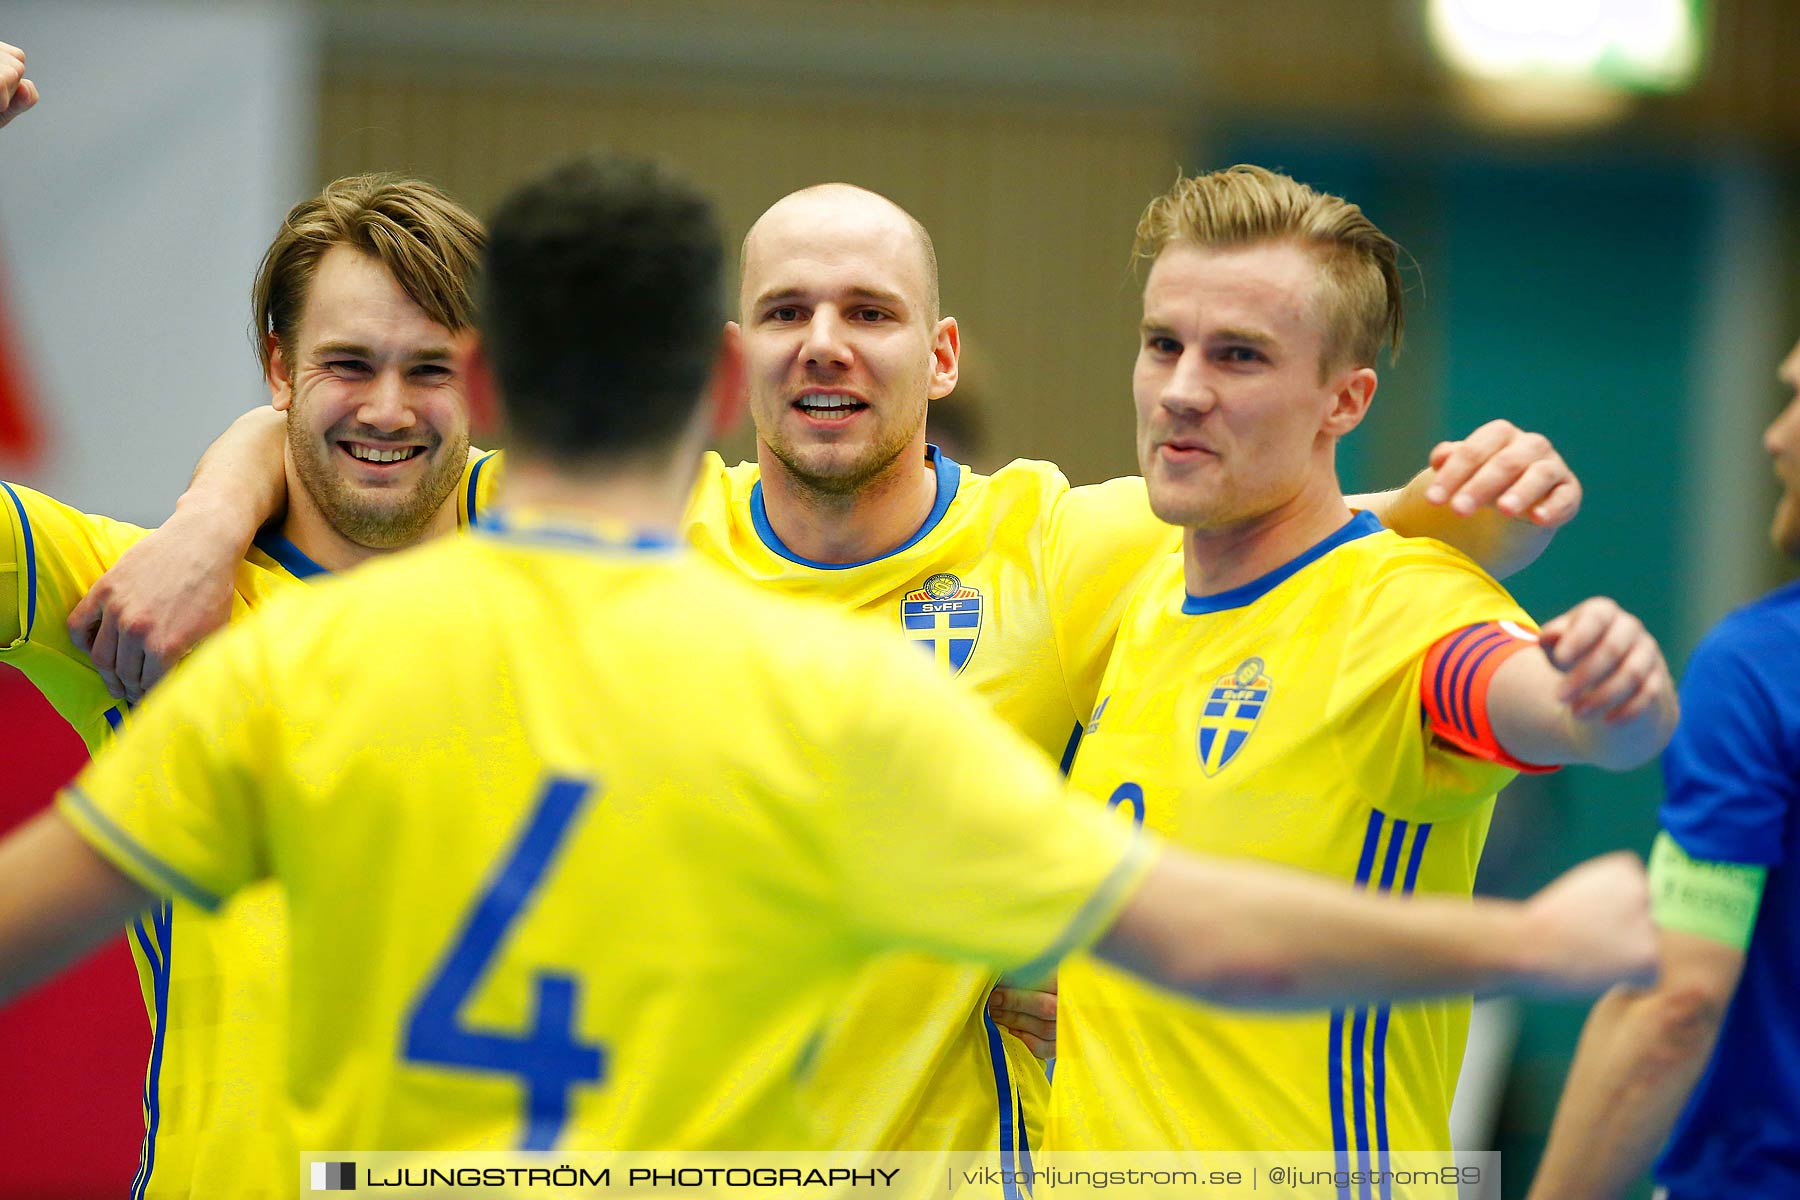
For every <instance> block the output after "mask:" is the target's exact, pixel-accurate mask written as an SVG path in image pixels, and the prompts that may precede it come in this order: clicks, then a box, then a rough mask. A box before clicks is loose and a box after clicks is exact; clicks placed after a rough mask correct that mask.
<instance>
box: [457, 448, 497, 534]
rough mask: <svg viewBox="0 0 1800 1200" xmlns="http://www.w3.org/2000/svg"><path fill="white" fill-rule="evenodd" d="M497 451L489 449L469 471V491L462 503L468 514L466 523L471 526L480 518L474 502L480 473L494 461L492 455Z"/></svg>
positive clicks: (479, 483)
mask: <svg viewBox="0 0 1800 1200" xmlns="http://www.w3.org/2000/svg"><path fill="white" fill-rule="evenodd" d="M498 453H500V452H499V451H498V450H489V451H488V452H487V453H486V454H484V455H482V456H481V459H480V461H478V462H477V463H476V464H475V469H474V470H473V471H470V472H469V493H468V495H467V496H466V497H465V498H464V500H463V505H464V508H465V510H466V511H467V512H468V514H469V519H468V521H467V524H469V525H471V526H473V525H474V524H475V522H477V521H479V520H480V519H481V513H480V512H479V511H478V510H477V509H476V503H475V496H476V492H477V490H478V489H479V488H480V486H481V473H482V472H483V471H485V470H487V465H488V464H489V463H490V462H493V461H494V455H496V454H498Z"/></svg>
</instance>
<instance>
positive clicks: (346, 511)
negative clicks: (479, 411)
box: [288, 420, 469, 550]
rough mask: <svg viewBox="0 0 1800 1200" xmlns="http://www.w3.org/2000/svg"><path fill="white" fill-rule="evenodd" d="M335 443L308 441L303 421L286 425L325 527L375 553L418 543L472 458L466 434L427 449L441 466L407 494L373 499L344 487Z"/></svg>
mask: <svg viewBox="0 0 1800 1200" xmlns="http://www.w3.org/2000/svg"><path fill="white" fill-rule="evenodd" d="M335 445H336V439H333V438H325V439H318V438H313V437H309V436H307V435H306V433H305V432H304V431H303V430H301V429H300V428H299V422H296V421H293V420H289V422H288V450H289V452H290V453H291V454H292V455H293V459H294V470H295V473H296V474H298V475H299V477H300V484H301V486H302V487H304V488H305V489H306V493H307V495H308V496H310V497H311V498H312V502H313V504H314V505H316V506H317V507H318V510H319V513H320V514H321V515H322V516H323V517H324V518H325V520H326V522H327V523H328V524H329V525H330V526H331V527H332V528H333V529H335V530H336V531H337V532H338V534H339V535H340V536H342V537H344V538H345V539H347V540H348V541H350V542H353V543H355V544H356V545H358V546H366V547H368V548H369V549H371V550H397V549H399V548H401V547H403V546H410V545H412V544H413V543H414V542H416V541H418V540H419V539H420V538H421V537H422V536H424V533H425V531H426V529H428V528H429V527H430V525H431V522H432V519H433V518H434V517H436V516H437V514H438V511H439V510H440V509H441V508H443V506H444V501H446V500H448V499H449V498H450V494H451V493H452V492H454V491H455V490H456V485H457V482H458V481H459V480H460V479H461V478H462V472H463V467H464V466H465V465H466V463H467V460H468V457H469V439H468V435H467V434H463V435H462V436H460V437H459V438H457V439H456V440H455V441H453V442H452V443H451V444H450V445H449V446H447V447H446V446H444V445H443V444H441V442H440V444H439V445H437V446H436V447H433V448H429V449H427V450H426V452H425V453H426V455H427V456H431V455H434V454H435V455H436V456H437V461H436V462H435V463H433V464H432V465H431V467H430V468H429V469H428V470H427V471H426V472H425V474H424V475H423V476H421V477H420V479H419V482H418V483H417V485H415V486H414V487H413V488H411V489H410V490H408V491H405V492H382V493H375V494H374V495H371V494H370V493H366V492H363V491H361V490H359V489H357V488H354V487H352V486H350V485H349V484H347V483H345V482H344V479H343V477H342V476H341V475H339V473H338V471H337V469H336V468H335V467H334V466H333V464H332V463H331V462H330V461H329V458H330V456H331V454H332V453H333V448H334V447H335Z"/></svg>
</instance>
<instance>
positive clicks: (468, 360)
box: [456, 337, 505, 438]
mask: <svg viewBox="0 0 1800 1200" xmlns="http://www.w3.org/2000/svg"><path fill="white" fill-rule="evenodd" d="M456 357H457V360H458V361H457V373H458V374H460V375H461V376H462V380H463V401H464V403H466V404H467V405H468V406H469V432H470V433H472V434H474V435H475V436H476V437H478V438H492V437H493V436H494V435H495V434H498V433H499V432H500V427H501V425H502V424H503V423H504V421H505V413H504V412H503V410H502V405H501V402H500V389H499V385H497V384H496V383H495V382H494V367H493V364H492V363H491V362H490V361H489V360H488V356H487V351H486V350H484V349H482V346H481V339H480V338H476V337H471V338H470V339H468V342H467V344H465V345H464V346H463V347H462V349H460V350H458V351H457V355H456Z"/></svg>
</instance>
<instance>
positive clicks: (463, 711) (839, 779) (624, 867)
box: [61, 513, 1150, 1180]
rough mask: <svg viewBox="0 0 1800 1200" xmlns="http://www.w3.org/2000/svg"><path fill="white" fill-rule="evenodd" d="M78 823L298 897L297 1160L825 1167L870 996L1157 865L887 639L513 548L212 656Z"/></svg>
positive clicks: (1067, 928) (396, 577)
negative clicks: (580, 1153)
mask: <svg viewBox="0 0 1800 1200" xmlns="http://www.w3.org/2000/svg"><path fill="white" fill-rule="evenodd" d="M471 631H478V633H479V635H480V636H471ZM446 646H455V647H456V648H457V652H456V653H454V654H446V653H444V652H443V648H444V647H446ZM220 696H230V697H234V698H235V699H234V701H233V703H230V704H221V703H219V702H218V698H219V697H220ZM61 804H62V811H63V812H64V813H65V814H66V815H67V816H68V817H69V818H70V819H71V820H72V821H73V822H74V823H75V824H76V826H77V827H78V828H79V829H80V830H81V831H82V832H83V834H84V835H85V836H87V837H88V838H89V839H91V840H92V841H93V842H94V844H95V845H96V846H97V847H98V848H100V849H101V851H102V852H103V853H105V854H106V855H107V856H108V857H110V858H111V859H112V860H113V861H115V862H116V863H117V864H118V865H119V866H120V867H121V868H122V869H124V870H126V871H127V872H129V873H131V874H132V875H134V876H135V877H137V878H138V879H140V880H142V881H144V882H145V883H146V884H148V885H151V886H154V887H156V888H158V889H160V890H172V891H176V892H179V893H180V894H183V895H185V896H186V897H187V898H188V899H190V900H193V901H197V902H200V903H210V902H213V901H214V900H216V899H217V898H220V897H224V896H227V895H229V894H231V893H233V892H234V891H236V890H237V889H239V888H241V887H243V886H245V885H247V884H250V883H251V882H253V881H255V880H257V879H259V878H262V877H265V876H273V877H275V878H276V879H278V880H279V882H280V884H281V886H282V887H283V889H284V891H285V892H286V895H287V899H288V904H289V911H290V913H291V925H292V935H291V938H290V945H291V947H292V964H293V988H292V991H291V1002H292V1008H291V1013H292V1034H291V1042H290V1045H289V1048H288V1055H287V1066H288V1088H289V1093H290V1096H291V1098H292V1100H293V1104H294V1115H295V1119H296V1126H295V1128H296V1133H297V1138H298V1143H299V1145H300V1146H301V1147H302V1148H306V1149H323V1148H345V1149H355V1148H370V1149H410V1148H421V1149H430V1148H447V1147H466V1148H500V1149H503V1148H511V1147H520V1148H527V1149H532V1148H550V1147H559V1148H570V1149H596V1148H611V1149H627V1148H649V1149H656V1148H683V1149H709V1148H714V1149H756V1148H797V1149H806V1148H814V1147H819V1146H822V1145H825V1144H828V1141H829V1138H830V1136H831V1134H830V1132H829V1131H827V1130H821V1129H818V1128H817V1127H815V1126H813V1125H812V1124H811V1123H810V1121H809V1118H808V1113H807V1105H806V1102H805V1100H804V1099H803V1098H802V1095H801V1086H800V1083H799V1082H798V1080H797V1078H796V1077H797V1076H799V1075H801V1074H803V1072H804V1070H805V1064H806V1062H807V1061H808V1056H809V1053H810V1050H811V1048H812V1047H814V1046H815V1044H816V1042H817V1039H818V1038H819V1036H820V1034H821V1031H822V1029H823V1028H824V1026H825V1024H826V1023H827V1021H828V1019H829V1017H830V1015H831V1014H832V1012H833V1011H834V1010H835V1009H836V1007H837V1004H838V1002H839V999H840V997H841V993H842V991H843V989H844V988H845V987H846V985H847V984H848V983H849V981H850V980H851V978H852V976H853V974H854V972H855V970H856V969H857V968H858V967H859V966H860V965H862V964H863V963H864V962H866V961H868V960H869V959H870V958H871V957H872V956H874V955H877V954H880V953H882V952H884V951H886V950H889V949H896V948H903V949H908V950H914V951H920V952H927V953H932V954H938V955H944V956H947V957H952V958H959V959H964V960H969V961H973V962H977V963H980V964H982V966H981V968H980V970H981V971H982V972H984V973H985V972H992V971H995V970H998V969H1017V970H1020V971H1025V972H1029V971H1032V970H1034V969H1042V968H1043V967H1044V966H1046V965H1047V964H1048V963H1049V962H1050V961H1052V960H1054V958H1055V957H1056V956H1058V955H1060V954H1061V953H1063V952H1065V951H1066V950H1068V949H1069V948H1070V947H1071V946H1075V945H1080V944H1083V943H1085V942H1086V941H1088V940H1090V939H1091V938H1092V937H1093V936H1095V935H1096V934H1097V933H1098V932H1099V931H1100V930H1101V929H1103V928H1104V927H1105V926H1106V925H1107V924H1109V923H1110V921H1111V919H1112V918H1113V916H1114V915H1115V914H1116V911H1117V908H1118V907H1119V905H1120V904H1121V903H1122V902H1123V899H1124V897H1125V896H1126V895H1127V894H1128V893H1129V890H1130V889H1131V888H1132V887H1133V886H1135V884H1136V882H1137V880H1138V879H1139V878H1140V877H1141V873H1142V871H1143V870H1144V869H1145V867H1146V866H1147V864H1148V861H1149V857H1150V856H1149V853H1148V850H1147V847H1146V843H1145V842H1144V841H1143V840H1142V839H1139V838H1137V837H1135V836H1134V835H1133V834H1132V833H1131V831H1129V830H1127V829H1124V828H1121V827H1120V826H1119V825H1118V824H1117V823H1116V822H1113V821H1111V820H1109V819H1108V818H1107V817H1106V815H1105V814H1104V813H1103V812H1101V811H1100V810H1099V809H1098V808H1097V807H1096V806H1094V805H1092V804H1091V803H1088V802H1077V801H1075V800H1072V799H1070V798H1069V797H1068V796H1067V795H1066V793H1065V791H1064V788H1063V783H1062V780H1061V778H1060V777H1059V775H1058V774H1057V772H1056V771H1055V769H1054V767H1053V764H1052V763H1051V762H1050V761H1049V760H1048V759H1046V757H1045V756H1044V755H1043V754H1042V753H1041V752H1039V751H1037V750H1036V749H1035V748H1033V747H1031V746H1030V745H1029V744H1028V743H1027V742H1025V740H1024V739H1023V738H1021V737H1019V735H1017V734H1016V733H1014V732H1013V731H1011V730H1009V729H1008V728H1006V727H1005V725H1004V724H1003V723H1001V722H1000V721H999V720H997V719H996V718H995V717H994V716H993V715H992V714H991V713H989V712H988V711H987V710H986V709H985V707H984V706H983V705H982V704H981V703H980V702H979V701H978V700H976V699H974V698H973V697H970V696H968V695H967V694H966V693H965V692H964V691H963V690H962V689H959V688H957V687H955V686H953V685H952V684H950V683H949V682H947V681H946V680H944V679H943V678H942V675H941V672H939V671H936V670H934V669H933V668H932V666H931V664H930V663H929V662H928V661H926V660H925V659H924V658H923V657H922V656H919V655H917V654H915V653H914V652H912V651H910V650H908V649H907V648H905V647H903V646H900V645H898V644H897V643H896V642H895V641H894V640H893V639H892V638H891V637H890V636H889V635H887V634H886V632H885V631H880V630H873V629H870V628H868V626H867V624H866V623H861V622H854V621H850V620H847V619H846V618H844V617H842V616H841V615H839V614H836V613H833V612H831V611H829V610H827V609H824V608H823V607H821V606H816V605H803V604H799V603H796V602H794V601H792V600H789V599H786V598H783V597H779V596H774V595H770V594H768V593H767V592H766V591H764V590H762V589H758V588H755V587H753V586H751V585H748V584H746V583H744V582H743V581H741V580H738V579H734V578H732V577H731V576H730V575H729V574H728V573H726V572H724V571H721V570H719V569H718V568H717V567H716V566H714V565H712V564H710V563H706V562H704V561H703V560H701V559H699V558H698V557H697V556H695V555H692V554H691V553H688V552H686V551H677V550H673V549H671V548H670V547H669V545H668V544H667V543H658V542H657V541H656V540H655V539H653V538H645V537H639V536H636V535H633V534H631V533H629V532H628V531H621V530H618V529H603V528H600V527H596V526H591V525H587V526H574V525H568V524H558V523H556V521H555V520H553V519H546V518H534V517H532V516H530V515H529V514H519V513H514V514H507V515H505V516H503V517H502V518H501V519H500V520H498V521H497V522H496V523H495V525H494V527H493V528H492V529H484V530H482V531H481V532H478V533H476V534H474V535H472V536H470V537H467V538H458V539H451V540H447V541H445V542H443V543H439V544H437V545H433V546H429V547H426V548H423V549H421V550H418V551H416V552H413V553H412V554H410V555H405V556H400V557H396V558H395V559H392V560H388V561H384V562H381V563H375V564H371V565H369V566H367V567H364V568H362V569H361V570H359V571H357V572H355V573H354V574H352V575H350V576H348V577H346V578H344V579H342V580H334V581H331V582H330V583H327V584H324V585H322V586H321V587H320V588H318V589H317V592H316V594H314V595H312V596H310V597H307V598H306V600H305V602H304V603H296V602H294V601H292V600H288V599H282V600H278V601H276V603H275V605H273V606H271V608H270V609H269V610H268V611H265V612H264V613H262V614H260V615H259V616H258V617H257V618H256V619H255V620H253V621H250V622H247V623H245V624H244V625H243V626H241V627H239V628H236V629H232V630H229V631H227V632H225V633H223V634H221V635H220V636H219V637H218V638H217V639H215V640H214V642H213V643H212V644H210V645H208V646H206V647H203V648H202V650H201V651H200V653H199V654H198V655H197V656H196V659H195V661H194V662H193V663H192V664H190V665H189V666H188V667H186V668H184V670H183V672H182V673H181V674H180V675H178V676H177V677H176V678H173V679H171V680H169V681H168V683H167V684H165V685H164V686H163V687H162V688H160V689H158V691H157V692H156V694H154V695H152V696H151V697H150V698H149V700H148V701H147V702H146V704H145V705H144V707H143V710H142V712H141V713H140V714H139V715H138V716H137V718H136V721H135V725H134V728H133V729H131V730H130V731H129V733H128V735H127V736H126V737H124V738H122V739H121V740H120V741H119V742H118V743H117V744H116V745H115V746H113V747H112V748H110V749H109V750H108V751H107V752H105V753H103V754H102V755H101V756H100V757H99V758H97V759H96V760H95V762H94V763H93V764H92V765H91V766H90V768H89V770H88V771H87V773H86V774H84V775H83V776H82V778H81V779H80V780H78V781H77V784H76V785H75V787H74V788H72V789H71V790H70V791H69V792H67V793H65V794H64V796H63V798H62V801H61ZM282 1178H283V1179H288V1180H291V1179H292V1178H293V1170H292V1168H291V1167H290V1169H289V1170H288V1171H286V1172H284V1173H283V1176H282Z"/></svg>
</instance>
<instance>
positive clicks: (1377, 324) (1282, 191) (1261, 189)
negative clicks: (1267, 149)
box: [1134, 163, 1404, 372]
mask: <svg viewBox="0 0 1800 1200" xmlns="http://www.w3.org/2000/svg"><path fill="white" fill-rule="evenodd" d="M1264 241H1293V242H1296V243H1298V244H1300V245H1302V246H1304V247H1306V248H1307V249H1308V250H1310V251H1312V253H1313V254H1314V255H1315V256H1316V257H1317V259H1318V261H1319V274H1320V284H1321V286H1320V290H1319V300H1320V308H1321V311H1322V315H1323V316H1324V318H1325V351H1324V356H1323V360H1322V361H1321V362H1320V363H1319V369H1320V371H1321V372H1325V371H1330V370H1333V369H1335V368H1337V367H1340V366H1346V365H1349V366H1358V367H1372V366H1374V365H1375V359H1376V356H1377V355H1379V354H1380V353H1381V347H1382V344H1383V343H1387V344H1389V345H1390V346H1391V351H1390V353H1398V352H1399V350H1400V332H1401V328H1402V325H1403V321H1404V314H1403V312H1402V306H1401V290H1402V288H1401V282H1400V265H1399V259H1400V245H1399V243H1397V242H1395V241H1394V239H1393V238H1391V237H1389V236H1388V235H1387V234H1385V233H1383V232H1381V230H1379V229H1377V228H1376V227H1375V223H1374V222H1373V221H1371V220H1369V218H1368V217H1366V216H1364V215H1363V211H1362V209H1360V208H1358V207H1357V206H1356V205H1354V204H1351V203H1350V202H1349V201H1347V200H1345V199H1343V198H1341V197H1339V196H1332V195H1329V194H1327V193H1324V192H1318V191H1314V190H1313V189H1312V188H1310V187H1308V186H1306V185H1305V184H1304V183H1300V182H1298V181H1296V180H1294V179H1290V178H1289V177H1288V176H1286V175H1281V174H1277V173H1276V172H1274V171H1270V170H1267V169H1265V168H1263V167H1257V166H1251V165H1249V164H1244V163H1240V164H1239V165H1237V166H1235V167H1227V168H1226V169H1224V170H1223V171H1213V172H1211V173H1209V174H1206V175H1196V176H1194V177H1192V178H1184V179H1180V180H1177V181H1176V183H1175V186H1174V187H1172V188H1170V189H1169V190H1168V191H1167V192H1165V193H1164V194H1162V195H1161V196H1158V197H1157V198H1156V199H1155V200H1152V201H1151V202H1150V206H1149V207H1148V208H1146V209H1145V210H1144V215H1143V216H1142V217H1140V218H1139V219H1138V227H1137V242H1136V245H1135V247H1134V253H1135V254H1136V256H1137V257H1139V258H1141V259H1145V260H1151V261H1154V260H1155V258H1156V256H1157V255H1159V254H1161V253H1162V252H1163V249H1164V248H1165V247H1167V246H1168V245H1169V244H1170V243H1172V242H1192V243H1194V244H1195V245H1200V246H1238V245H1246V244H1250V243H1255V242H1264Z"/></svg>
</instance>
